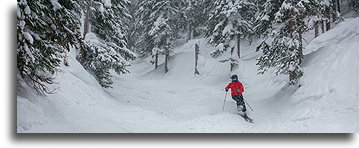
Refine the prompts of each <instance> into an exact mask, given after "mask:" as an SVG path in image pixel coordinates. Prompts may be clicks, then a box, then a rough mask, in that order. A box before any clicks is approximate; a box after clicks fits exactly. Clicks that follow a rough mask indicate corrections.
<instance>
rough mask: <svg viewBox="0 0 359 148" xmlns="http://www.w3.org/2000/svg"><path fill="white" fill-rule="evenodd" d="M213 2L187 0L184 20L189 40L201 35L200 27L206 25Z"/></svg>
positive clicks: (208, 0) (207, 0)
mask: <svg viewBox="0 0 359 148" xmlns="http://www.w3.org/2000/svg"><path fill="white" fill-rule="evenodd" d="M211 3H212V1H211V0H186V7H185V8H184V10H183V11H184V18H185V22H186V29H187V31H186V32H187V35H188V36H187V40H190V39H191V38H193V37H196V36H199V35H201V34H200V32H197V28H198V27H203V26H205V25H206V21H207V20H208V17H209V15H208V14H207V13H206V12H208V11H209V9H211V7H210V6H211V5H212V4H211Z"/></svg>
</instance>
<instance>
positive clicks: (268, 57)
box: [257, 0, 313, 84]
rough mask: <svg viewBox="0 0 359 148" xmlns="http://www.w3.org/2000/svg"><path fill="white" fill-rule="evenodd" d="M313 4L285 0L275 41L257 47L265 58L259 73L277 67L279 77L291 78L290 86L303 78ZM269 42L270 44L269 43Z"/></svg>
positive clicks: (281, 8)
mask: <svg viewBox="0 0 359 148" xmlns="http://www.w3.org/2000/svg"><path fill="white" fill-rule="evenodd" d="M312 2H313V1H310V0H284V2H283V3H282V5H281V7H280V8H279V10H278V12H276V13H275V17H274V18H275V21H276V22H277V23H279V24H277V26H279V27H278V28H276V29H275V30H273V31H272V37H273V38H274V39H273V41H266V40H265V41H263V42H262V44H261V45H260V46H258V47H257V51H262V52H263V56H261V57H260V58H259V59H258V63H257V65H259V70H260V73H264V72H265V71H266V70H267V69H268V68H271V67H276V68H277V71H276V74H288V75H289V84H297V80H298V79H299V78H300V77H301V76H302V75H303V71H302V69H301V64H302V60H303V48H304V47H303V33H304V32H306V31H307V29H308V27H307V25H308V23H306V22H305V19H306V18H308V16H310V15H312V14H313V12H311V10H313V9H311V7H312V5H311V3H312ZM268 42H269V43H268Z"/></svg>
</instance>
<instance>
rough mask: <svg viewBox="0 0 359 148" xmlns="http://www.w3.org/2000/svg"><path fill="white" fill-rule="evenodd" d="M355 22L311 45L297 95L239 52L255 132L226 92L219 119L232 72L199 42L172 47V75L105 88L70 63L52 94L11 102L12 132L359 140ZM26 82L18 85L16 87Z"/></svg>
mask: <svg viewBox="0 0 359 148" xmlns="http://www.w3.org/2000/svg"><path fill="white" fill-rule="evenodd" d="M358 23H359V19H358V18H355V19H347V20H346V21H345V22H343V23H342V24H339V25H338V26H337V27H336V28H334V29H332V30H330V31H328V32H326V33H325V34H323V35H321V36H320V37H318V38H316V39H314V40H313V41H312V42H310V44H309V45H308V46H307V48H306V50H305V51H304V52H305V54H306V55H305V60H304V64H303V70H304V76H303V77H302V78H301V81H300V83H301V85H302V87H300V88H296V87H293V86H287V85H286V83H287V81H288V80H287V76H275V75H274V74H273V71H269V72H268V73H266V74H264V75H257V67H256V65H255V64H256V59H257V58H258V56H260V53H256V52H254V47H255V44H253V45H252V46H247V45H243V46H242V55H243V56H242V59H241V61H240V63H239V65H240V67H239V68H238V69H237V70H235V71H234V73H236V74H238V75H239V80H240V81H241V82H242V83H243V85H244V89H245V92H244V94H243V95H244V99H246V101H247V102H248V103H249V104H250V105H251V106H252V108H253V109H254V112H252V111H250V110H248V112H249V116H250V117H251V118H253V119H254V120H255V123H254V124H250V123H247V122H246V121H244V120H243V118H242V117H240V116H239V115H238V114H237V113H236V105H235V102H234V101H233V100H232V99H231V97H230V94H228V96H227V100H226V107H225V110H224V112H222V106H223V100H224V97H225V91H224V87H225V86H226V85H227V84H228V83H229V76H230V73H229V72H228V71H229V66H228V64H226V63H219V62H217V60H215V59H212V58H210V57H209V51H211V50H212V49H213V48H214V47H211V46H210V45H207V44H206V41H205V39H193V40H190V41H189V42H188V43H186V44H183V45H182V46H178V47H176V49H175V53H174V55H175V56H173V57H171V58H170V62H169V67H170V71H169V72H168V73H167V74H164V70H163V65H160V67H159V68H158V69H157V70H153V66H152V65H150V64H148V63H149V62H148V61H144V60H143V61H141V60H137V61H135V62H134V63H132V66H131V67H130V68H129V70H130V71H131V74H127V75H121V76H115V77H114V84H113V88H110V89H103V88H101V86H99V85H98V83H97V81H96V80H95V79H94V78H93V77H92V76H91V75H90V74H89V73H88V72H86V70H84V69H83V67H82V66H81V65H80V64H79V63H78V62H77V61H76V59H75V55H76V53H75V52H74V51H73V50H72V51H71V53H70V55H69V63H71V64H70V67H66V66H63V68H62V69H61V72H59V74H58V76H57V81H58V82H60V83H59V84H58V85H56V86H53V87H55V88H58V89H57V93H56V94H53V95H48V96H39V95H37V94H36V93H35V92H34V91H33V90H31V87H30V86H27V85H26V84H23V85H24V86H27V87H26V88H25V89H24V90H23V92H22V93H21V94H20V95H18V97H17V131H18V132H21V133H23V132H24V133H28V132H30V133H31V132H75V133H78V132H84V133H86V132H89V133H93V132H95V133H97V132H106V133H109V132H114V133H168V132H170V133H172V132H175V133H183V132H184V133H266V132H270V133H273V132H275V133H281V132H283V133H290V132H343V133H345V132H350V133H354V132H358V131H359V130H358V120H359V119H358V118H359V116H358V97H359V96H358V90H359V88H358V83H359V82H358V74H359V72H358V71H359V70H358V68H359V61H358V59H359V57H358V56H359V54H358V47H359V28H358V26H357V24H358ZM195 43H198V44H199V45H200V50H201V55H200V59H199V71H200V75H199V76H195V75H194V61H193V57H194V55H193V49H194V44H195ZM160 63H163V61H161V62H160ZM20 83H22V82H20Z"/></svg>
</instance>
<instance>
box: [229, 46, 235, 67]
mask: <svg viewBox="0 0 359 148" xmlns="http://www.w3.org/2000/svg"><path fill="white" fill-rule="evenodd" d="M233 52H234V47H233V48H232V49H231V58H230V60H229V63H230V69H229V71H230V72H232V71H233V69H234V62H233Z"/></svg>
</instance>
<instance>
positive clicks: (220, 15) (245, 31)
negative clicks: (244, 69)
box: [207, 0, 256, 71]
mask: <svg viewBox="0 0 359 148" xmlns="http://www.w3.org/2000/svg"><path fill="white" fill-rule="evenodd" d="M213 8H214V10H213V11H212V13H211V16H210V18H209V21H208V32H207V37H208V38H209V42H210V43H212V44H214V45H216V46H219V48H218V49H217V50H215V51H213V52H212V53H211V56H212V57H214V58H218V57H220V56H222V55H223V54H224V53H227V54H229V55H226V56H227V57H229V58H226V59H224V60H221V62H228V61H229V62H230V71H232V70H233V68H234V66H235V65H237V64H238V59H239V58H240V40H241V39H243V38H246V37H249V35H250V34H252V31H253V28H252V21H253V18H254V14H255V13H256V7H255V4H254V3H253V2H251V1H249V0H242V1H232V0H217V1H215V2H214V6H213ZM235 50H236V52H237V54H234V52H235ZM234 55H236V56H234Z"/></svg>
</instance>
